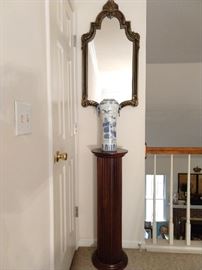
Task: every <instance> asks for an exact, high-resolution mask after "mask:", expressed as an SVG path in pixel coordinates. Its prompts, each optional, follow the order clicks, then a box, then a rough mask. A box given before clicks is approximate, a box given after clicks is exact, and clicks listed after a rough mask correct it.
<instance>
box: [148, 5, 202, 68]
mask: <svg viewBox="0 0 202 270" xmlns="http://www.w3.org/2000/svg"><path fill="white" fill-rule="evenodd" d="M184 62H186V63H190V62H191V63H193V62H202V0H147V63H184Z"/></svg>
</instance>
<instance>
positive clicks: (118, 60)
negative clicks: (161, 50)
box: [81, 0, 140, 108]
mask: <svg viewBox="0 0 202 270" xmlns="http://www.w3.org/2000/svg"><path fill="white" fill-rule="evenodd" d="M139 40H140V36H139V34H138V33H135V32H133V31H132V30H131V23H130V22H129V21H126V19H125V16H124V15H123V13H122V12H121V11H120V10H119V7H118V5H117V4H116V3H115V2H114V1H113V0H109V1H108V2H107V3H106V4H105V5H104V6H103V10H102V11H101V12H100V13H99V14H98V15H97V18H96V20H95V22H92V23H91V26H90V31H89V32H88V33H86V34H84V35H82V39H81V42H82V102H81V104H82V106H83V107H87V106H95V107H96V106H97V105H98V104H99V103H100V102H101V101H102V100H103V99H110V98H111V99H116V100H117V101H118V102H119V104H120V107H121V108H122V107H124V106H127V105H131V106H137V105H138V94H137V92H138V91H137V85H138V50H139Z"/></svg>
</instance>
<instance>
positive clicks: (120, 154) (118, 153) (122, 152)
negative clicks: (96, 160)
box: [92, 148, 128, 158]
mask: <svg viewBox="0 0 202 270" xmlns="http://www.w3.org/2000/svg"><path fill="white" fill-rule="evenodd" d="M92 152H93V154H95V155H96V156H97V157H109V158H113V157H123V156H124V155H125V154H126V153H128V150H126V149H122V148H118V149H117V151H114V152H112V151H109V152H106V151H103V150H102V149H101V148H96V149H93V150H92Z"/></svg>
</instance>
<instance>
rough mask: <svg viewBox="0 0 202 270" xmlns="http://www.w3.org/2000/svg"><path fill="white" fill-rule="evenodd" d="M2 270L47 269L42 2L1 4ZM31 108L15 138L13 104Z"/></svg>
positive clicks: (45, 105)
mask: <svg viewBox="0 0 202 270" xmlns="http://www.w3.org/2000/svg"><path fill="white" fill-rule="evenodd" d="M0 3H1V6H0V18H1V23H0V25H1V42H0V52H1V54H0V81H1V89H0V132H1V135H0V137H1V149H0V151H1V155H0V164H1V170H0V171H1V175H0V176H1V178H0V192H1V194H0V198H1V201H0V205H1V209H0V210H1V223H0V225H1V227H0V232H1V235H0V236H1V238H0V239H1V241H0V248H1V249H0V254H1V256H2V257H1V258H0V259H1V265H0V268H1V269H5V270H7V269H10V270H11V269H12V270H14V269H19V270H23V269H26V270H29V269H30V270H31V269H32V270H33V269H36V270H40V269H41V270H45V269H46V270H48V269H50V264H49V261H50V256H49V252H50V248H49V246H50V243H49V241H50V239H49V233H50V231H49V223H50V222H49V185H48V184H49V182H48V126H47V125H48V121H47V119H48V115H47V96H46V73H45V70H46V59H45V55H46V54H45V11H44V1H0ZM15 100H20V101H24V102H27V103H30V104H31V105H32V134H31V135H26V136H19V137H16V136H15V128H14V101H15Z"/></svg>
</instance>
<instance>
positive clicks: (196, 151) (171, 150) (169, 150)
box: [146, 146, 202, 155]
mask: <svg viewBox="0 0 202 270" xmlns="http://www.w3.org/2000/svg"><path fill="white" fill-rule="evenodd" d="M146 154H162V155H172V154H175V155H186V154H187V155H189V154H190V155H191V154H192V155H202V147H148V146H146Z"/></svg>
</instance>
